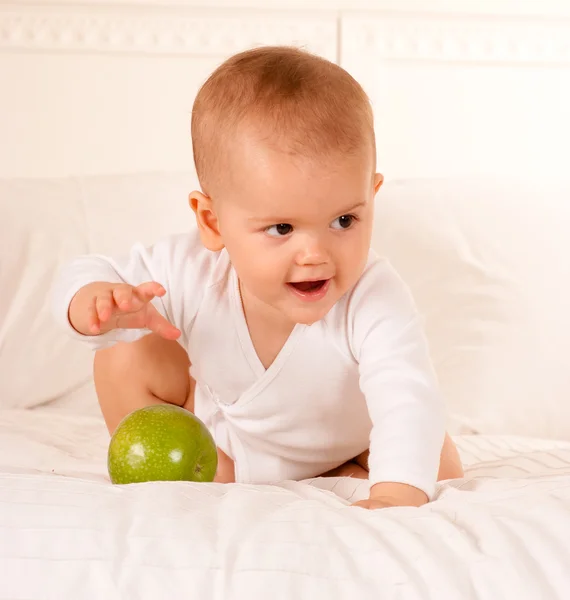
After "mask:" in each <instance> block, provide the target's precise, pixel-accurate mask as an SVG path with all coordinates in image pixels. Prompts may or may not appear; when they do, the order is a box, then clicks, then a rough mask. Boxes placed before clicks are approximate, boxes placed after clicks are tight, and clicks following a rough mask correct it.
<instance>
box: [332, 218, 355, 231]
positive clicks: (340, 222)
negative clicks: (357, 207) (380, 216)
mask: <svg viewBox="0 0 570 600" xmlns="http://www.w3.org/2000/svg"><path fill="white" fill-rule="evenodd" d="M354 219H355V217H354V215H342V217H339V218H338V219H335V220H334V221H333V222H332V223H331V227H332V228H333V229H348V228H349V227H350V226H351V225H352V224H353V223H354Z"/></svg>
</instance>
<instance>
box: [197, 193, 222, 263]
mask: <svg viewBox="0 0 570 600" xmlns="http://www.w3.org/2000/svg"><path fill="white" fill-rule="evenodd" d="M188 202H189V203H190V208H192V210H193V211H194V213H195V214H196V223H197V224H198V229H199V231H200V238H201V240H202V244H204V246H205V247H206V248H208V250H211V251H212V252H219V251H220V250H221V249H222V248H223V247H224V243H223V242H222V236H221V235H220V230H219V228H218V217H217V216H216V213H215V212H214V208H213V206H212V199H211V198H210V197H209V196H206V195H205V194H203V193H202V192H198V191H194V192H191V193H190V195H189V196H188Z"/></svg>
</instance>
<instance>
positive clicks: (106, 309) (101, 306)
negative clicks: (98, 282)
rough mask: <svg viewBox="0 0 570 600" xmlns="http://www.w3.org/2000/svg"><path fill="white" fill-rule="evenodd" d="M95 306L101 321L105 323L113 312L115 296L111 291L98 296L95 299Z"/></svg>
mask: <svg viewBox="0 0 570 600" xmlns="http://www.w3.org/2000/svg"><path fill="white" fill-rule="evenodd" d="M95 308H96V309H97V317H98V318H99V322H100V323H105V322H106V321H108V320H109V319H110V318H111V315H112V314H113V296H112V295H111V292H110V291H109V292H108V293H107V294H103V295H100V296H97V298H96V299H95Z"/></svg>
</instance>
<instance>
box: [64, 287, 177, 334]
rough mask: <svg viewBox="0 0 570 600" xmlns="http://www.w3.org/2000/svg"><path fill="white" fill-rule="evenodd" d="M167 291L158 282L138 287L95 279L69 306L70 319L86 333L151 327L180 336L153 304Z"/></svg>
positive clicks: (80, 330) (152, 329) (80, 331)
mask: <svg viewBox="0 0 570 600" xmlns="http://www.w3.org/2000/svg"><path fill="white" fill-rule="evenodd" d="M165 293H166V290H165V289H164V288H163V287H162V286H161V285H160V284H159V283H156V282H155V281H150V282H148V283H142V284H141V285H139V286H137V287H133V286H131V285H128V284H116V283H104V282H96V283H91V284H89V285H86V286H85V287H83V288H81V289H80V290H79V291H78V292H77V294H75V296H74V297H73V299H72V301H71V303H70V305H69V322H70V323H71V325H72V326H73V328H74V329H75V330H76V331H78V332H79V333H81V334H83V335H99V334H102V333H106V332H108V331H111V330H113V329H150V330H151V331H153V332H154V333H157V334H158V335H160V336H161V337H163V338H165V339H167V340H175V339H177V338H178V337H180V330H179V329H177V328H176V327H174V325H172V324H171V323H169V322H168V321H167V320H166V319H165V318H164V317H163V316H162V315H161V314H160V313H159V312H158V311H157V310H156V308H155V307H154V306H153V305H152V304H151V303H150V301H151V300H152V299H153V298H154V297H156V296H158V297H160V296H164V294H165Z"/></svg>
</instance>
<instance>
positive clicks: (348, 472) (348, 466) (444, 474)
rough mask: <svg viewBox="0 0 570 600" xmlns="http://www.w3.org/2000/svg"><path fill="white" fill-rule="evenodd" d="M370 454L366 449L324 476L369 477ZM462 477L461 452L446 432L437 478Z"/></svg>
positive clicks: (439, 479)
mask: <svg viewBox="0 0 570 600" xmlns="http://www.w3.org/2000/svg"><path fill="white" fill-rule="evenodd" d="M369 454H370V452H369V451H368V450H366V451H365V452H363V453H362V454H359V455H358V456H356V457H355V458H353V459H352V460H350V461H348V462H347V463H345V464H344V465H341V466H340V467H337V468H336V469H333V470H332V471H328V472H327V473H324V474H323V475H322V477H356V478H358V479H368V455H369ZM460 477H463V466H462V465H461V459H460V457H459V452H458V451H457V446H456V445H455V443H454V442H453V440H452V439H451V437H450V436H449V434H447V433H446V434H445V440H444V442H443V448H442V449H441V455H440V461H439V473H438V475H437V480H438V481H442V480H444V479H458V478H460Z"/></svg>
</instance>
